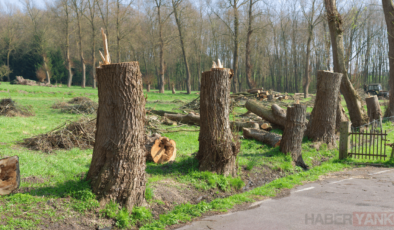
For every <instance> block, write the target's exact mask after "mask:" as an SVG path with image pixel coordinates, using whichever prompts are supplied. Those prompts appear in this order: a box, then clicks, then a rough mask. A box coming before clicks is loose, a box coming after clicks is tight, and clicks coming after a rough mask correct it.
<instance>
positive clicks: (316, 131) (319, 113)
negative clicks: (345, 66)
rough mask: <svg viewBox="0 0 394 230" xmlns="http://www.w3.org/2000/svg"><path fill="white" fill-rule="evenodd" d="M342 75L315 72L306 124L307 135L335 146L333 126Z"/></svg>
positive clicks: (334, 124)
mask: <svg viewBox="0 0 394 230" xmlns="http://www.w3.org/2000/svg"><path fill="white" fill-rule="evenodd" d="M342 76H343V75H342V74H341V73H332V72H328V71H318V72H317V83H316V99H315V105H314V107H313V110H312V113H311V118H310V120H309V124H308V130H307V136H308V137H309V138H310V139H312V140H313V141H322V142H325V143H327V145H329V146H330V147H331V146H332V147H334V146H336V143H335V126H336V118H337V108H338V94H339V85H340V84H341V80H342Z"/></svg>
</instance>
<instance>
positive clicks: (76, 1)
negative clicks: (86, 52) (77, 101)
mask: <svg viewBox="0 0 394 230" xmlns="http://www.w3.org/2000/svg"><path fill="white" fill-rule="evenodd" d="M71 1H72V5H73V8H74V11H75V14H76V16H77V25H78V46H79V55H80V58H81V64H82V88H85V86H86V65H85V58H84V57H83V46H82V45H83V43H82V17H83V12H84V10H85V0H71Z"/></svg>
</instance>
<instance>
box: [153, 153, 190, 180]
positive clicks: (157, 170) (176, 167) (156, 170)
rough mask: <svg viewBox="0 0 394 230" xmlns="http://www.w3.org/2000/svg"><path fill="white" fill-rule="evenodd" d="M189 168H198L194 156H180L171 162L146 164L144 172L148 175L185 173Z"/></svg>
mask: <svg viewBox="0 0 394 230" xmlns="http://www.w3.org/2000/svg"><path fill="white" fill-rule="evenodd" d="M190 170H198V160H197V159H196V158H195V157H193V156H192V157H190V156H180V157H179V158H177V160H176V161H175V162H173V163H166V164H155V163H153V162H150V163H148V164H147V165H146V172H147V173H148V174H150V175H162V176H164V175H169V174H181V175H184V174H187V173H188V172H189V171H190Z"/></svg>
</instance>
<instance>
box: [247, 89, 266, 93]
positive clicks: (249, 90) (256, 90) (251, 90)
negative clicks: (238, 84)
mask: <svg viewBox="0 0 394 230" xmlns="http://www.w3.org/2000/svg"><path fill="white" fill-rule="evenodd" d="M263 90H264V89H263V88H259V89H248V90H247V92H248V93H253V94H256V93H260V92H262V91H263Z"/></svg>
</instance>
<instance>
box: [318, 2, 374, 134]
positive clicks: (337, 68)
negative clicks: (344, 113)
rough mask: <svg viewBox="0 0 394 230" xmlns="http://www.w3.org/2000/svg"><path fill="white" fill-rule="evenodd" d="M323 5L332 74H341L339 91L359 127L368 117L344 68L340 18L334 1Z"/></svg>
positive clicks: (355, 124) (352, 118) (353, 120)
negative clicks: (330, 53)
mask: <svg viewBox="0 0 394 230" xmlns="http://www.w3.org/2000/svg"><path fill="white" fill-rule="evenodd" d="M324 5H325V7H326V11H327V20H328V26H329V29H330V35H331V45H332V54H333V55H332V56H333V62H334V72H337V73H342V74H343V77H342V82H341V89H340V90H341V93H342V94H343V96H344V98H345V101H346V105H347V108H348V110H349V116H350V120H351V122H352V124H353V126H354V127H359V126H361V125H363V124H365V123H367V122H368V116H367V114H366V112H365V109H364V107H363V106H362V103H361V99H360V96H359V95H358V93H357V91H356V90H355V89H354V87H353V85H352V83H351V82H350V80H349V78H348V74H347V70H346V66H345V65H346V64H345V55H344V53H345V51H344V44H343V25H342V17H341V15H340V14H339V13H338V10H337V6H336V1H335V0H324Z"/></svg>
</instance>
